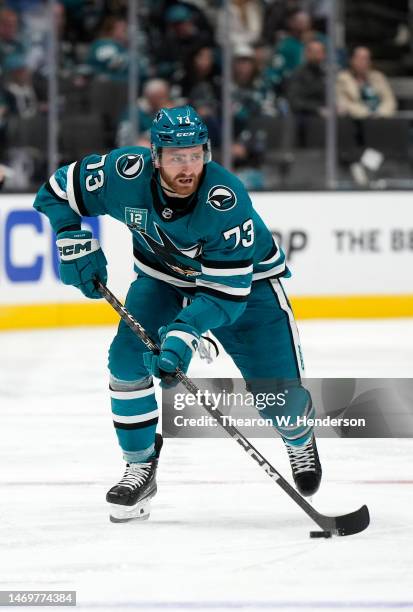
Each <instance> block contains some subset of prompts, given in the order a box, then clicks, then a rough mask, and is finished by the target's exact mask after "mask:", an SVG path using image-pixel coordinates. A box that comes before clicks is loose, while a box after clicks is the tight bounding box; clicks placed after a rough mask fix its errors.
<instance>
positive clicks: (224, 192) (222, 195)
mask: <svg viewBox="0 0 413 612" xmlns="http://www.w3.org/2000/svg"><path fill="white" fill-rule="evenodd" d="M236 203H237V196H236V195H235V193H234V192H233V191H232V189H230V188H229V187H225V186H224V185H215V187H212V188H211V189H210V190H209V193H208V204H211V206H212V208H215V210H231V208H234V206H235V204H236Z"/></svg>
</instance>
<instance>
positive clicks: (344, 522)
mask: <svg viewBox="0 0 413 612" xmlns="http://www.w3.org/2000/svg"><path fill="white" fill-rule="evenodd" d="M95 285H96V288H97V289H98V291H99V292H100V293H101V295H102V296H103V297H104V298H105V300H106V301H107V302H108V303H109V304H110V305H111V306H112V307H113V308H114V309H115V310H116V312H117V313H118V314H119V316H120V317H121V319H122V320H123V321H124V322H125V323H126V325H128V326H129V327H130V329H131V330H132V331H133V332H134V333H135V334H136V335H137V336H139V338H140V339H141V340H142V342H143V343H144V345H145V346H146V347H147V348H148V349H149V350H150V351H152V352H154V353H155V354H159V352H160V348H159V346H158V345H157V344H156V342H154V341H153V340H152V339H151V338H150V337H149V336H148V334H147V333H146V331H145V329H144V328H143V327H142V325H141V324H140V323H139V322H138V321H137V320H136V319H135V318H134V317H133V316H132V315H131V313H130V312H129V311H128V310H127V309H126V308H125V306H123V305H122V304H121V303H120V302H119V300H118V299H117V298H116V297H115V296H114V295H113V293H112V292H111V291H110V290H109V289H108V288H107V287H106V286H105V285H103V283H101V282H100V281H99V280H96V281H95ZM175 376H176V378H177V379H178V380H179V381H180V382H181V383H182V384H183V385H184V387H185V388H186V389H187V390H188V391H190V392H191V393H193V394H194V395H198V394H199V393H200V390H199V389H198V387H197V386H196V385H195V384H194V383H193V382H192V381H191V379H190V378H188V377H187V376H186V375H185V374H184V373H183V372H182V371H181V370H179V369H177V370H176V373H175ZM202 406H203V408H205V410H206V411H207V412H208V414H210V415H211V416H212V417H213V418H214V419H215V420H216V421H218V423H219V424H220V425H221V427H223V428H224V429H225V431H226V432H227V434H229V435H230V436H231V438H233V439H234V440H236V441H237V442H238V444H239V445H240V446H241V447H242V448H243V449H244V451H245V452H246V453H247V454H248V455H249V456H250V457H251V458H252V459H254V461H256V463H258V465H259V466H261V467H262V469H263V470H264V471H265V472H266V473H267V474H268V476H269V477H270V478H272V479H273V480H274V481H275V482H276V483H277V484H278V485H279V486H280V487H281V488H282V489H283V490H284V491H285V492H286V493H287V495H289V496H290V497H291V499H292V500H293V501H295V503H296V504H297V505H298V506H300V508H301V509H302V510H304V512H305V513H306V514H307V516H309V517H310V518H311V519H312V520H313V521H314V522H315V523H316V524H317V525H318V526H319V527H321V529H322V530H323V531H324V532H325V535H327V534H328V535H338V536H346V535H352V534H355V533H359V532H360V531H363V530H364V529H366V528H367V527H368V525H369V523H370V517H369V511H368V508H367V506H366V505H364V506H362V507H361V508H359V509H358V510H355V511H354V512H350V513H349V514H342V515H340V516H326V515H324V514H320V512H317V510H316V509H315V508H313V506H311V504H309V503H308V501H307V500H306V499H305V498H304V497H302V496H301V495H300V494H299V493H298V492H297V491H296V490H295V489H294V487H292V486H291V485H290V484H289V482H288V481H287V480H286V479H285V478H284V477H283V476H282V475H281V474H280V473H279V472H278V471H277V470H276V469H275V468H274V467H273V466H272V465H271V464H270V463H269V462H268V461H267V459H265V457H263V455H261V453H260V452H259V451H258V450H257V449H256V448H255V447H254V446H253V445H252V444H251V442H249V441H248V440H247V439H246V438H245V437H244V436H243V434H242V433H241V432H240V431H239V430H238V429H237V428H236V427H234V426H233V425H227V424H226V422H225V419H224V415H223V414H222V413H221V412H220V411H219V410H218V409H216V408H215V407H214V408H212V406H209V404H208V403H207V401H206V400H205V399H203V402H202ZM320 535H323V534H320Z"/></svg>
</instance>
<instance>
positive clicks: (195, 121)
mask: <svg viewBox="0 0 413 612" xmlns="http://www.w3.org/2000/svg"><path fill="white" fill-rule="evenodd" d="M198 145H202V147H203V149H204V164H207V163H208V162H210V161H211V144H210V140H209V137H208V128H207V126H206V125H205V123H204V122H203V121H202V119H201V117H200V116H199V115H198V113H197V112H196V110H195V109H194V108H192V106H189V105H187V106H175V107H174V108H161V109H160V110H159V111H158V113H157V115H156V117H155V119H154V120H153V123H152V127H151V151H152V161H153V163H154V165H155V167H157V168H158V167H159V166H160V149H162V148H163V147H197V146H198Z"/></svg>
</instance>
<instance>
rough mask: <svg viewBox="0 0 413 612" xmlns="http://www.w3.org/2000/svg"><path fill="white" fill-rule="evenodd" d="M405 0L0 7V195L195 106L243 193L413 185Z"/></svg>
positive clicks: (54, 2)
mask: <svg viewBox="0 0 413 612" xmlns="http://www.w3.org/2000/svg"><path fill="white" fill-rule="evenodd" d="M412 23H413V2H412V1H411V0H393V1H392V2H391V3H389V2H387V1H385V0H379V1H377V0H376V1H374V2H373V1H370V0H335V1H334V0H333V1H329V0H225V1H222V0H221V1H220V0H188V1H185V2H176V1H174V0H129V1H128V0H0V164H2V166H3V169H2V170H1V172H2V174H3V175H5V181H4V190H6V191H8V192H33V191H35V190H36V189H37V188H38V187H39V186H40V184H41V183H42V182H43V181H44V180H45V178H46V177H48V175H49V174H51V173H52V171H53V170H54V169H55V168H56V167H57V166H58V165H62V164H65V163H68V162H71V161H73V160H75V159H79V158H80V157H82V156H83V155H85V154H87V153H90V152H104V151H107V150H108V149H111V148H114V147H117V146H125V145H132V144H136V143H138V144H142V145H147V144H148V133H149V132H148V130H149V126H150V123H151V121H152V118H153V116H154V113H155V111H156V110H157V109H158V108H159V107H160V106H173V105H177V104H182V103H186V102H189V103H190V104H192V105H193V106H194V107H195V108H196V109H197V110H198V112H199V113H200V114H201V115H202V116H203V117H204V119H205V121H206V122H207V124H208V127H209V130H210V135H211V140H212V145H213V151H214V158H215V159H216V160H217V161H221V162H222V163H224V164H225V165H226V166H227V167H231V168H232V169H233V170H234V171H235V172H236V173H237V174H238V175H239V176H240V178H241V179H242V180H243V181H244V183H245V185H246V186H247V187H248V188H249V189H253V190H255V191H259V190H273V189H276V190H297V189H298V190H324V189H337V190H351V189H406V188H411V187H412V185H413V179H412V172H411V164H412V151H413V146H412V144H413V131H412V122H413V36H412V27H411V26H412Z"/></svg>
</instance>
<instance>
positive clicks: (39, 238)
mask: <svg viewBox="0 0 413 612" xmlns="http://www.w3.org/2000/svg"><path fill="white" fill-rule="evenodd" d="M33 199H34V197H33V196H30V195H12V196H9V195H3V196H1V197H0V241H1V245H2V248H1V252H0V329H11V328H31V327H45V326H59V325H79V324H85V325H90V324H102V323H110V322H114V321H116V315H115V314H114V313H113V312H112V310H111V309H110V308H109V307H108V306H107V305H106V304H104V303H103V302H94V301H91V300H87V299H86V298H83V296H82V295H81V294H80V293H79V291H78V290H76V289H75V288H73V287H66V286H64V285H62V284H61V283H60V281H59V278H58V258H57V253H56V249H55V245H54V236H53V233H52V231H51V229H50V226H49V223H48V220H47V219H46V217H44V216H42V215H39V214H38V213H37V212H36V211H34V210H33V208H32V202H33ZM411 199H412V198H411V194H410V193H408V192H369V193H363V192H348V193H328V192H320V193H318V192H313V193H308V192H305V193H304V192H303V193H298V192H295V193H256V194H252V200H253V203H254V206H255V208H256V209H257V211H258V212H259V214H260V215H261V216H262V217H263V219H264V220H265V222H266V223H267V225H268V226H269V227H270V228H271V229H272V231H273V232H274V235H275V236H276V238H277V239H278V240H279V242H280V243H281V245H282V246H283V248H284V250H285V252H286V255H287V259H288V265H289V267H290V269H291V271H292V273H293V276H292V278H291V279H288V280H286V281H285V287H286V290H287V292H288V294H289V295H290V296H291V298H292V303H293V307H294V310H295V313H296V316H297V317H298V318H353V317H354V318H360V317H361V318H362V317H397V316H413V287H412V283H411V280H410V279H411V267H412V260H413V257H412V256H413V205H412V202H411ZM222 214H223V215H225V212H223V213H222ZM86 223H87V224H88V225H89V226H90V227H91V228H92V229H93V232H94V234H95V236H97V237H98V238H99V239H100V241H101V244H102V246H103V248H104V250H105V253H106V255H107V259H108V261H109V286H110V287H111V289H112V290H113V291H114V292H115V293H116V294H117V295H119V296H120V297H123V296H124V295H125V293H126V291H127V288H128V285H129V283H130V281H131V280H132V279H133V278H134V275H133V269H132V265H133V264H132V249H131V236H130V233H129V231H128V230H127V229H126V227H124V226H123V225H122V224H120V223H119V222H117V221H115V220H113V219H110V218H106V217H100V218H97V219H96V218H95V219H92V220H85V227H86Z"/></svg>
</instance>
